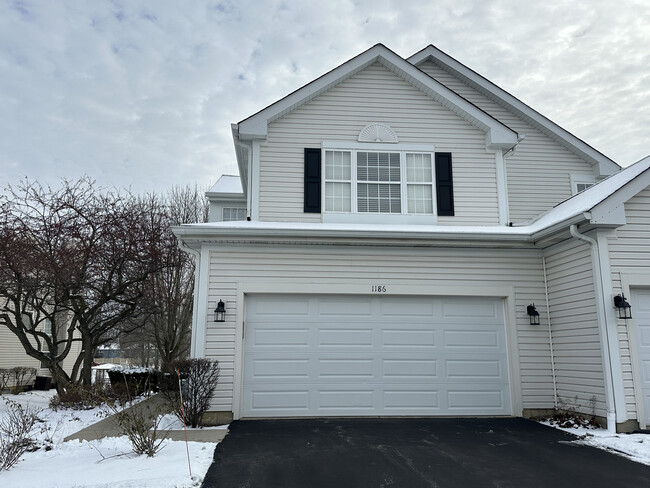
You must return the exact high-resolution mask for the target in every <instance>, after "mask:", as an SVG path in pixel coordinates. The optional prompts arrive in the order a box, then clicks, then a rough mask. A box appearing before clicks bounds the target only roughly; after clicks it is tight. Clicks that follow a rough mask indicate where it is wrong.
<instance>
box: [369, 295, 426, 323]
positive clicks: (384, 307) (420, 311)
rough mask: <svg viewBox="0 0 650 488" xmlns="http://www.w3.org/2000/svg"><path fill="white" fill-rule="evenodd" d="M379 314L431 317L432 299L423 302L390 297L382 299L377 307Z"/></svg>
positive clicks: (411, 317) (412, 317) (386, 315)
mask: <svg viewBox="0 0 650 488" xmlns="http://www.w3.org/2000/svg"><path fill="white" fill-rule="evenodd" d="M379 311H380V314H381V315H382V316H384V317H391V316H392V317H397V318H398V319H401V318H402V317H409V318H410V319H411V320H412V319H414V318H417V317H419V318H423V319H431V317H433V315H434V304H433V301H427V302H423V301H422V300H409V299H392V298H390V297H387V298H384V299H382V301H381V302H380V307H379Z"/></svg>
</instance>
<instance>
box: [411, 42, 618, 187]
mask: <svg viewBox="0 0 650 488" xmlns="http://www.w3.org/2000/svg"><path fill="white" fill-rule="evenodd" d="M408 61H409V62H410V63H412V64H413V65H415V66H419V65H421V64H422V63H425V62H426V61H431V62H433V63H434V64H436V65H438V66H440V67H441V68H442V69H444V70H446V71H448V72H450V73H451V74H453V75H454V76H455V77H457V78H459V79H460V80H462V81H463V82H465V83H466V84H467V85H469V86H471V87H472V88H474V89H475V90H476V91H478V92H479V93H481V94H483V95H485V96H486V97H488V98H490V99H491V100H493V101H494V102H496V103H498V104H500V105H502V106H504V107H506V108H507V109H508V110H510V111H512V112H513V113H515V114H516V115H518V116H519V117H520V118H521V119H523V120H524V121H526V122H527V123H528V124H530V125H531V126H533V127H535V128H536V129H538V130H540V131H541V132H543V133H544V134H546V135H547V136H548V137H550V138H551V139H553V140H554V141H556V142H558V143H559V144H561V145H562V146H564V147H565V148H567V149H568V150H570V151H571V152H573V153H574V154H576V155H578V156H580V157H581V158H583V159H585V160H587V161H588V162H590V163H591V164H592V166H593V168H594V175H595V176H596V178H602V177H605V176H607V175H610V174H612V173H615V172H616V171H619V170H620V169H621V167H620V166H619V165H618V164H616V163H615V162H614V161H612V160H611V159H609V158H608V157H607V156H605V155H604V154H602V153H600V152H598V151H597V150H595V149H594V148H593V147H591V146H590V145H589V144H587V143H586V142H584V141H583V140H581V139H579V138H578V137H576V136H574V135H573V134H571V133H570V132H568V131H566V130H565V129H563V128H562V127H560V126H559V125H557V124H555V123H554V122H552V121H551V120H549V119H547V118H546V117H544V116H543V115H542V114H540V113H539V112H537V111H535V110H533V109H532V108H530V107H529V106H528V105H526V104H525V103H523V102H522V101H521V100H519V99H517V98H516V97H514V96H513V95H511V94H510V93H508V92H506V91H505V90H503V89H502V88H499V87H498V86H497V85H495V84H494V83H492V82H491V81H489V80H488V79H486V78H484V77H483V76H481V75H479V74H478V73H476V72H475V71H473V70H472V69H470V68H468V67H467V66H465V65H464V64H462V63H460V62H459V61H457V60H456V59H454V58H452V57H451V56H449V55H448V54H446V53H444V52H442V51H441V50H440V49H438V48H437V47H435V46H433V45H429V46H427V47H425V48H424V49H423V50H421V51H419V52H417V53H416V54H414V55H413V56H411V57H410V58H408Z"/></svg>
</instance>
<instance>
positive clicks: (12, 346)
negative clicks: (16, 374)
mask: <svg viewBox="0 0 650 488" xmlns="http://www.w3.org/2000/svg"><path fill="white" fill-rule="evenodd" d="M48 322H49V321H47V320H46V321H45V322H44V325H43V326H39V327H42V330H43V332H46V333H49V334H51V333H52V329H51V326H49V325H48ZM80 351H81V341H79V342H76V343H74V344H73V345H72V347H71V348H70V353H69V354H68V356H67V357H66V359H65V360H64V361H63V369H65V371H66V372H68V373H70V372H71V371H72V368H73V366H74V361H75V359H76V358H77V356H78V355H79V352H80ZM16 366H22V367H28V368H35V369H36V376H45V377H51V376H52V374H51V373H50V371H49V369H47V368H46V367H45V368H44V367H42V366H43V365H41V363H40V361H38V360H36V359H34V358H33V357H31V356H28V355H27V353H26V352H25V349H24V348H23V345H22V344H21V343H20V340H19V339H18V337H16V335H15V334H14V333H13V332H11V331H10V330H9V329H8V328H7V327H5V326H4V325H1V324H0V369H11V368H14V367H16ZM34 380H35V378H32V380H31V382H30V384H33V383H34ZM8 386H13V381H10V382H9V385H8Z"/></svg>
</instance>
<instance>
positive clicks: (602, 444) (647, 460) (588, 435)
mask: <svg viewBox="0 0 650 488" xmlns="http://www.w3.org/2000/svg"><path fill="white" fill-rule="evenodd" d="M541 423H542V424H544V425H548V426H550V427H555V428H556V429H560V430H563V431H565V432H569V433H570V434H574V435H576V436H578V437H579V439H578V440H576V441H575V442H576V443H577V444H583V445H586V446H591V447H597V448H599V449H604V450H606V451H609V452H613V453H615V454H618V455H620V456H624V457H626V458H628V459H631V460H632V461H636V462H638V463H643V464H647V465H650V435H648V434H613V433H611V432H608V431H607V430H605V429H588V428H586V427H571V428H567V427H559V426H557V425H555V424H553V423H551V422H549V421H548V420H545V421H543V422H541Z"/></svg>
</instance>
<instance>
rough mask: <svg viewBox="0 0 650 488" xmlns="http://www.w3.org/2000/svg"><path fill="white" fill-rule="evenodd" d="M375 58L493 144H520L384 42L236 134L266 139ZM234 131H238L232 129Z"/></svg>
mask: <svg viewBox="0 0 650 488" xmlns="http://www.w3.org/2000/svg"><path fill="white" fill-rule="evenodd" d="M376 62H378V63H380V64H382V65H383V66H385V67H386V68H388V69H389V70H390V71H392V72H393V73H395V74H396V75H397V76H400V77H401V78H403V79H404V80H405V81H407V82H408V83H410V84H411V85H413V86H415V87H416V88H418V89H419V90H421V91H422V92H424V93H426V94H427V95H429V96H430V97H431V98H433V99H434V100H436V101H437V102H439V103H440V104H442V105H443V106H445V107H446V108H448V109H449V110H451V111H453V112H454V113H456V114H457V115H458V116H459V117H461V118H463V119H465V120H466V121H467V122H469V123H470V124H472V125H474V126H475V127H477V128H478V129H480V130H482V131H483V132H485V134H486V143H487V144H488V146H490V147H491V148H494V149H497V148H501V149H510V148H512V147H514V146H515V145H516V144H517V140H518V136H517V133H516V132H515V131H513V130H512V129H510V128H509V127H508V126H506V125H505V124H503V123H501V122H500V121H498V120H497V119H495V118H494V117H492V116H491V115H489V114H488V113H486V112H485V111H483V110H482V109H480V108H479V107H477V106H476V105H474V104H473V103H471V102H469V101H468V100H466V99H465V98H463V97H461V96H460V95H458V94H457V93H456V92H454V91H452V90H450V89H449V88H447V87H446V86H444V85H443V84H442V83H440V82H438V81H436V80H434V79H433V78H431V77H430V76H429V75H427V74H426V73H424V72H422V71H420V70H419V69H418V68H416V67H415V66H413V65H412V64H411V63H409V62H408V61H406V60H405V59H404V58H402V57H401V56H399V55H397V54H396V53H394V52H393V51H391V50H390V49H388V48H387V47H386V46H384V45H383V44H375V45H374V46H373V47H371V48H370V49H368V50H367V51H364V52H362V53H361V54H359V55H357V56H355V57H354V58H352V59H350V60H349V61H346V62H345V63H343V64H342V65H340V66H338V67H337V68H334V69H333V70H331V71H329V72H328V73H326V74H324V75H323V76H321V77H320V78H317V79H316V80H314V81H312V82H311V83H308V84H307V85H305V86H303V87H302V88H299V89H298V90H296V91H294V92H293V93H290V94H289V95H287V96H286V97H284V98H282V99H280V100H278V101H277V102H275V103H273V104H271V105H269V106H268V107H266V108H264V109H262V110H261V111H259V112H257V113H256V114H254V115H251V116H250V117H248V118H246V119H244V120H242V121H241V122H239V123H238V124H237V126H236V129H237V130H236V137H237V138H238V139H239V140H252V139H264V138H265V137H266V134H267V127H268V124H269V123H270V122H273V121H274V120H276V119H279V118H280V117H282V116H283V115H285V114H287V113H289V112H291V111H293V110H295V109H296V108H298V107H300V106H301V105H303V104H304V103H307V102H308V101H309V100H312V99H313V98H315V97H317V96H318V95H320V94H321V93H323V92H325V91H327V90H329V89H330V88H332V87H333V86H335V85H337V84H339V83H341V82H342V81H344V80H346V79H348V78H350V77H351V76H353V75H355V74H356V73H358V72H359V71H361V70H363V69H364V68H366V67H368V66H370V65H371V64H373V63H376ZM233 133H235V132H234V131H233Z"/></svg>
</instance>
